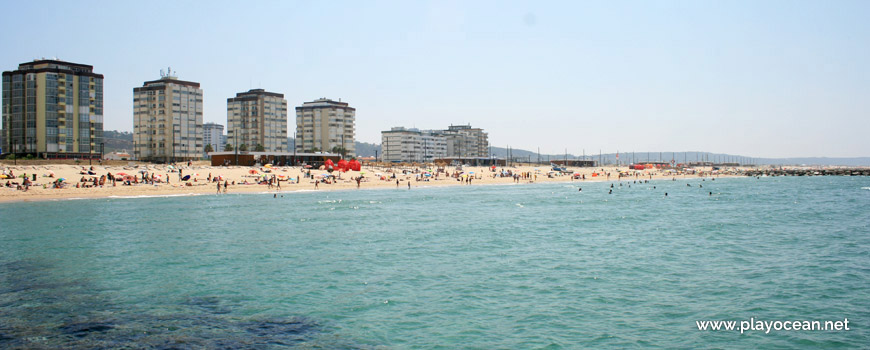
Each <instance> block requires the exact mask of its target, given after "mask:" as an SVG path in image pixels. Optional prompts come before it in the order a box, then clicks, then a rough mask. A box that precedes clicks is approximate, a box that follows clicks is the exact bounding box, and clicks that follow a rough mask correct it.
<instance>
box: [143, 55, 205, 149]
mask: <svg viewBox="0 0 870 350" xmlns="http://www.w3.org/2000/svg"><path fill="white" fill-rule="evenodd" d="M203 150H204V144H203V137H202V89H200V88H199V83H194V82H189V81H183V80H178V78H177V77H175V76H173V75H172V74H170V73H169V72H167V73H165V74H163V73H162V72H161V78H160V79H159V80H154V81H146V82H145V83H144V84H143V85H142V87H137V88H133V153H134V155H135V156H136V159H139V160H143V161H152V162H153V161H162V162H167V163H171V162H178V161H188V160H196V159H200V158H201V157H202V153H203Z"/></svg>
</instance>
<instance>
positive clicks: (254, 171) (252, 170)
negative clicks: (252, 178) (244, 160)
mask: <svg viewBox="0 0 870 350" xmlns="http://www.w3.org/2000/svg"><path fill="white" fill-rule="evenodd" d="M248 173H249V174H251V175H256V174H257V170H256V169H251V170H248Z"/></svg>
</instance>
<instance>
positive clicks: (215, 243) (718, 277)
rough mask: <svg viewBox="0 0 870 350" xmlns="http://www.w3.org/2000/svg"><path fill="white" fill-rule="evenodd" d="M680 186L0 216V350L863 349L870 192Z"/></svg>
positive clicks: (293, 198)
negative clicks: (745, 324) (823, 325)
mask: <svg viewBox="0 0 870 350" xmlns="http://www.w3.org/2000/svg"><path fill="white" fill-rule="evenodd" d="M675 180H676V181H671V180H667V181H663V180H659V181H650V182H649V183H643V181H640V182H641V183H637V182H632V181H628V182H627V181H622V183H621V185H620V183H619V182H616V181H613V182H598V183H591V182H581V181H576V182H572V183H562V184H519V185H493V186H456V187H430V188H427V187H425V186H417V185H424V184H426V183H425V182H420V183H415V184H414V185H415V186H414V187H413V188H412V189H411V190H408V189H407V188H405V187H401V188H398V189H379V190H350V191H337V192H305V193H281V194H279V195H278V197H277V198H274V196H273V194H232V193H230V194H228V195H208V196H185V197H167V198H110V199H87V200H72V201H69V200H68V201H45V202H30V203H7V204H2V205H0V348H39V349H93V348H152V349H161V348H167V349H169V348H191V349H197V348H231V349H232V348H258V349H259V348H362V349H366V348H383V349H405V348H425V349H433V348H435V349H437V348H440V349H455V348H480V349H559V348H566V349H576V348H631V347H634V348H802V347H804V348H862V347H865V348H866V347H867V346H868V345H870V191H868V190H867V188H870V178H867V177H811V178H803V177H801V178H794V177H791V178H788V177H775V178H774V177H770V178H719V179H715V180H713V179H710V178H705V179H700V178H676V179H675ZM633 181H634V180H633ZM611 185H613V187H612V193H609V192H610V191H611ZM629 186H630V187H629ZM581 188H582V191H580V189H581ZM230 192H232V188H230ZM665 193H667V195H665ZM711 193H712V194H711ZM751 318H753V319H754V320H763V321H787V320H788V321H794V320H800V321H803V320H807V321H816V320H818V321H828V320H830V321H842V320H844V319H848V320H849V326H850V330H848V331H846V330H841V331H803V330H801V331H786V330H778V331H777V330H771V331H770V332H769V333H768V332H765V331H763V330H761V331H759V330H751V331H746V332H743V333H741V332H739V331H721V330H720V331H710V330H707V331H701V330H699V329H698V326H697V321H706V320H723V321H727V320H734V321H738V322H739V321H743V320H747V321H748V320H750V319H751Z"/></svg>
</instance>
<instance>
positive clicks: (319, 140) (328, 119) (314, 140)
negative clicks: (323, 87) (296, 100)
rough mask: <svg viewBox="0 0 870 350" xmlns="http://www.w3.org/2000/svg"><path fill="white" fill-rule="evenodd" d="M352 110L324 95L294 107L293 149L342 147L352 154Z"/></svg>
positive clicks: (331, 149) (353, 149) (307, 149)
mask: <svg viewBox="0 0 870 350" xmlns="http://www.w3.org/2000/svg"><path fill="white" fill-rule="evenodd" d="M355 118H356V109H354V108H352V107H350V106H348V104H347V102H341V101H338V102H336V101H333V100H330V99H326V98H321V99H317V100H314V101H311V102H305V103H303V104H302V106H299V107H296V150H297V151H298V152H311V151H322V152H334V151H337V150H338V149H339V148H344V149H345V151H346V154H348V155H353V154H355V151H356V150H355V147H354V142H355V139H354V135H355V124H354V123H355Z"/></svg>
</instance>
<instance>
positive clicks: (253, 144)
mask: <svg viewBox="0 0 870 350" xmlns="http://www.w3.org/2000/svg"><path fill="white" fill-rule="evenodd" d="M227 142H228V143H229V144H231V145H233V147H239V148H241V146H242V145H245V147H244V148H245V149H246V150H248V151H257V149H258V148H259V147H262V152H287V151H288V149H287V100H285V99H284V95H283V94H278V93H274V92H267V91H266V90H263V89H252V90H249V91H248V92H240V93H237V94H236V97H231V98H228V99H227Z"/></svg>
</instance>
